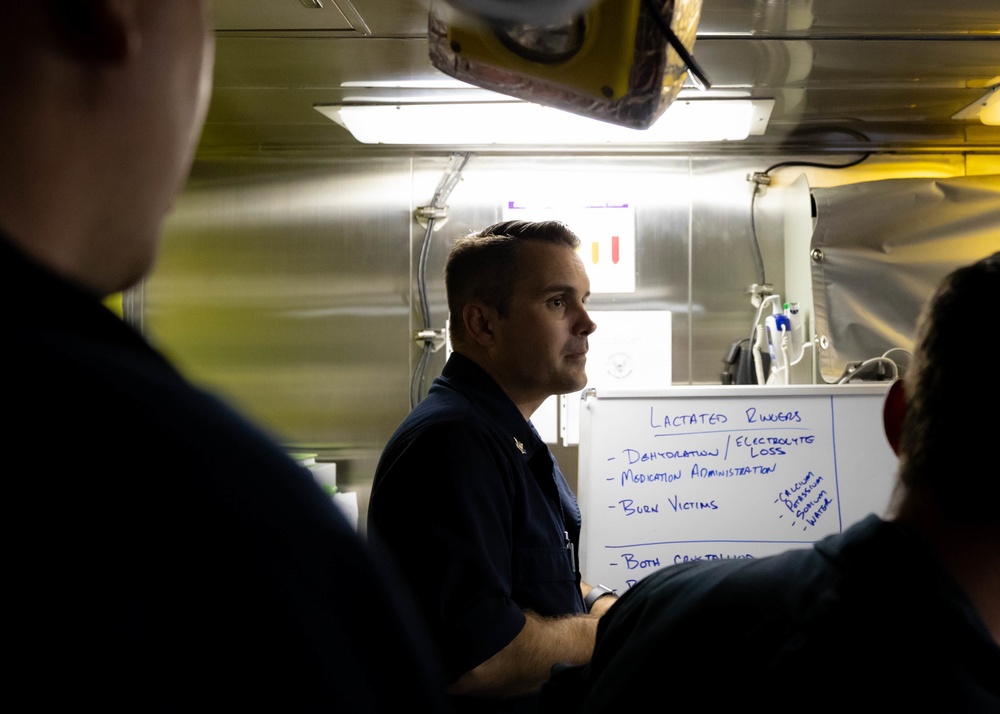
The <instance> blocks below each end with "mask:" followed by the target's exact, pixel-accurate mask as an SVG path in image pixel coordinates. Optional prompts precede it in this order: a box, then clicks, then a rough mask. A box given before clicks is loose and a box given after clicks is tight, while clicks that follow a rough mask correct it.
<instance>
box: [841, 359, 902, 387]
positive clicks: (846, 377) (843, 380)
mask: <svg viewBox="0 0 1000 714" xmlns="http://www.w3.org/2000/svg"><path fill="white" fill-rule="evenodd" d="M879 362H881V363H883V364H887V365H889V366H890V367H892V378H893V379H899V367H898V366H897V365H896V363H895V362H893V361H892V360H891V359H889V358H888V357H872V358H871V359H866V360H865V361H864V362H862V363H861V364H859V365H858V367H857V369H855V370H854V371H853V372H851V373H850V374H845V375H844V376H843V377H841V378H840V379H838V380H837V384H844V383H846V382H850V381H851V380H852V379H854V376H855V375H856V374H858V373H859V372H860V371H861V370H862V369H864V368H865V367H867V366H868V365H870V364H877V363H879Z"/></svg>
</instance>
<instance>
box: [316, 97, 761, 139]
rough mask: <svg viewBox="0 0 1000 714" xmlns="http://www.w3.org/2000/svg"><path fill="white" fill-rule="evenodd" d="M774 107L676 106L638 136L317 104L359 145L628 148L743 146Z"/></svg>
mask: <svg viewBox="0 0 1000 714" xmlns="http://www.w3.org/2000/svg"><path fill="white" fill-rule="evenodd" d="M773 105H774V100H757V99H697V100H695V99H692V100H681V99H678V100H675V101H674V102H673V103H672V104H671V105H670V106H669V107H668V108H667V110H666V111H665V112H664V113H663V115H662V116H661V117H660V119H659V120H658V121H657V122H656V123H655V124H654V125H653V126H651V127H650V128H649V129H645V130H638V129H629V128H626V127H622V126H618V125H615V124H610V123H607V122H602V121H597V120H594V119H589V118H586V117H582V116H579V115H576V114H572V113H569V112H565V111H560V110H558V109H552V108H549V107H543V106H540V105H538V104H531V103H528V102H520V101H511V102H481V103H424V104H367V105H342V104H341V105H317V106H316V109H317V110H318V111H319V112H321V113H323V114H324V115H325V116H327V117H329V118H330V119H332V120H334V121H335V122H337V123H338V124H340V125H341V126H343V127H345V128H346V129H347V130H348V131H350V132H351V134H353V135H354V137H355V138H356V139H357V140H358V141H360V142H362V143H364V144H413V145H441V144H450V145H468V144H472V145H480V144H485V145H491V144H512V145H601V144H605V145H630V144H660V143H678V142H681V143H683V142H702V141H740V140H743V139H746V138H747V137H748V136H749V135H750V134H751V133H753V134H760V133H763V129H764V127H766V125H767V120H768V118H769V117H770V111H771V108H772V107H773Z"/></svg>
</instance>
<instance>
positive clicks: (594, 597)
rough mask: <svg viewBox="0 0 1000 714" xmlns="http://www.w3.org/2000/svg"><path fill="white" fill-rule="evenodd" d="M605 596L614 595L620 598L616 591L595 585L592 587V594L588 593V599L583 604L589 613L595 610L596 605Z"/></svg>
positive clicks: (605, 586)
mask: <svg viewBox="0 0 1000 714" xmlns="http://www.w3.org/2000/svg"><path fill="white" fill-rule="evenodd" d="M605 595H614V596H615V597H617V596H618V594H617V593H616V592H615V591H614V589H613V588H609V587H608V586H607V585H595V586H594V587H592V588H591V589H590V592H589V593H587V597H585V598H584V599H583V604H584V605H586V606H587V612H590V611H591V610H593V609H594V603H595V602H597V601H598V600H599V599H600V598H602V597H604V596H605Z"/></svg>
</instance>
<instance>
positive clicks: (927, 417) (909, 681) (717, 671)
mask: <svg viewBox="0 0 1000 714" xmlns="http://www.w3.org/2000/svg"><path fill="white" fill-rule="evenodd" d="M997 315H1000V253H994V254H993V255H992V256H990V257H988V258H984V259H982V260H980V261H979V262H977V263H975V264H973V265H971V266H967V267H964V268H960V269H958V270H957V271H955V272H953V273H952V274H951V275H949V276H948V277H947V278H946V279H945V280H944V282H943V283H942V285H941V286H940V288H939V289H938V291H937V292H936V294H935V295H934V297H933V298H932V299H931V301H930V303H929V305H928V306H927V307H926V308H925V310H924V313H923V315H922V317H921V321H920V323H919V327H918V331H917V339H916V348H915V352H914V356H913V360H912V362H911V365H910V367H909V369H908V370H907V373H906V375H905V377H904V379H903V380H902V381H896V382H894V383H893V384H892V386H891V387H890V390H889V393H888V395H887V397H886V401H885V406H884V410H883V412H884V417H885V429H886V435H887V436H888V439H889V442H890V444H891V445H892V447H893V449H894V450H895V451H896V453H897V454H898V455H899V467H898V474H897V476H898V480H897V486H896V490H895V492H894V496H893V502H892V505H891V508H890V512H891V516H890V517H889V518H888V519H885V520H883V519H882V518H879V517H877V516H875V515H871V516H868V518H867V519H865V520H863V521H861V522H860V523H857V524H856V525H854V526H852V527H850V528H849V529H848V530H846V531H845V532H843V533H841V534H838V535H833V536H829V537H828V538H826V539H824V540H822V541H820V542H818V543H816V544H815V545H814V547H812V548H806V549H801V550H792V551H788V552H786V553H783V554H781V555H776V556H773V557H769V558H761V559H759V560H741V561H716V562H706V561H702V562H698V563H692V564H683V565H677V566H671V567H667V568H664V569H663V570H659V571H656V572H654V573H653V574H651V575H649V576H647V577H646V578H644V579H643V580H640V581H639V583H638V584H637V585H635V586H634V587H633V588H631V589H630V590H629V591H628V592H626V593H625V594H624V595H623V596H622V598H621V599H620V600H618V601H617V602H616V604H615V605H614V607H612V608H611V610H610V611H609V612H608V614H607V615H606V616H605V617H604V618H602V620H601V624H600V626H599V629H598V633H597V646H596V648H595V651H594V657H593V659H592V661H591V662H590V664H588V665H586V666H584V667H578V668H567V669H564V670H562V671H560V672H559V673H558V674H557V675H556V676H554V677H553V679H552V681H551V683H550V685H549V687H548V688H547V689H546V690H545V692H544V695H543V696H544V700H545V703H546V705H547V706H546V710H547V711H551V712H572V713H573V714H580V712H583V713H584V714H590V713H596V712H608V711H616V710H618V709H620V708H621V707H622V706H627V705H628V704H629V703H631V702H643V701H658V702H660V703H661V704H662V705H663V706H664V708H668V707H669V708H674V707H676V708H677V709H678V711H689V710H690V711H695V710H697V711H757V710H763V711H768V712H788V713H789V714H791V713H792V712H796V713H797V712H837V713H838V714H842V713H843V712H846V711H873V712H874V711H883V712H888V711H893V712H903V711H906V712H934V713H937V712H968V713H969V714H982V713H985V712H993V713H996V712H1000V646H998V642H1000V472H998V470H997V466H996V449H997V438H998V436H1000V410H998V408H997V405H1000V380H998V379H996V376H995V375H994V374H993V371H994V370H995V366H994V365H995V360H996V356H997V355H998V354H1000V330H998V329H997V324H996V320H997Z"/></svg>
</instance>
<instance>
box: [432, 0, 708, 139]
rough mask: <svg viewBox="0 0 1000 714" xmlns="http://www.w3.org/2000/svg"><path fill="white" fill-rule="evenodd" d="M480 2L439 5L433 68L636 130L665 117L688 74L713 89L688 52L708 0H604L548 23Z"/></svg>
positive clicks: (434, 7) (436, 7) (434, 25)
mask: <svg viewBox="0 0 1000 714" xmlns="http://www.w3.org/2000/svg"><path fill="white" fill-rule="evenodd" d="M476 4H477V3H476V2H475V0H463V2H462V3H456V4H452V3H443V2H436V3H434V4H433V5H432V7H431V11H430V15H429V20H428V40H429V44H430V59H431V62H432V63H433V64H434V66H435V67H437V68H438V69H439V70H441V71H442V72H444V73H446V74H448V75H450V76H452V77H455V78H456V79H459V80H461V81H463V82H467V83H469V84H473V85H476V86H479V87H483V88H485V89H490V90H493V91H495V92H499V93H501V94H506V95H508V96H512V97H516V98H518V99H523V100H526V101H529V102H535V103H537V104H543V105H546V106H550V107H554V108H556V109H562V110H565V111H568V112H572V113H574V114H579V115H582V116H586V117H590V118H593V119H599V120H602V121H606V122H609V123H612V124H617V125H620V126H625V127H628V128H631V129H646V128H648V127H649V126H651V125H652V124H653V123H654V122H655V121H656V120H657V119H658V118H659V117H660V115H661V114H663V112H664V111H665V110H666V108H667V107H668V106H669V105H670V103H671V102H672V101H673V100H674V98H675V97H676V96H677V93H678V92H679V91H680V89H681V86H682V85H683V84H684V79H685V76H686V75H687V74H688V71H689V70H690V72H691V74H692V77H693V80H694V81H695V83H696V84H699V85H701V86H702V87H706V86H707V85H708V80H707V79H706V78H705V76H704V74H703V73H702V72H701V70H700V68H698V67H697V65H696V64H695V62H694V60H693V58H692V57H691V54H690V52H691V50H692V48H693V47H694V41H695V35H696V32H697V29H698V18H699V15H700V13H701V0H665V1H664V0H596V2H592V3H590V4H589V5H587V6H586V7H584V8H583V9H582V10H579V11H574V12H573V13H572V14H571V15H569V16H566V17H564V18H563V19H553V18H549V19H548V20H547V21H546V22H545V23H544V24H532V23H527V22H523V21H516V20H512V19H510V18H509V17H508V18H506V19H498V18H496V16H495V15H489V14H485V13H483V12H477V11H475V10H474V9H471V8H472V7H474V6H475V5H476ZM458 5H461V8H460V7H458ZM577 5H579V3H577Z"/></svg>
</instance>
